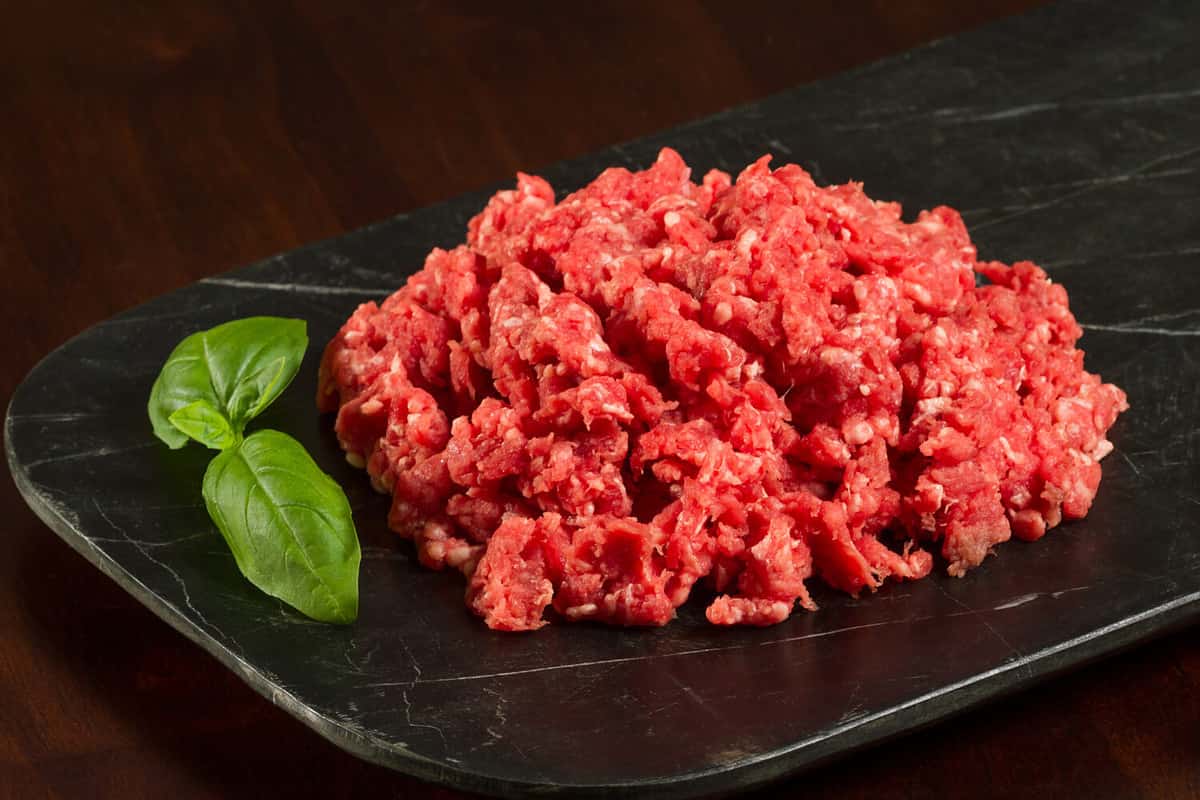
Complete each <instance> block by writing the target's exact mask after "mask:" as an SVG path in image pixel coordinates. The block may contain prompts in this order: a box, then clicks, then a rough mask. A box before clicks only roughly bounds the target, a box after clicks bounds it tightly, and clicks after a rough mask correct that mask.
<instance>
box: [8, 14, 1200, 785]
mask: <svg viewBox="0 0 1200 800" xmlns="http://www.w3.org/2000/svg"><path fill="white" fill-rule="evenodd" d="M9 5H10V7H9V8H8V9H7V10H5V12H4V14H3V19H4V22H3V23H0V275H2V277H3V283H2V284H0V298H2V302H3V305H2V306H0V335H2V337H3V341H4V343H5V344H4V347H5V349H6V351H7V352H6V353H5V355H4V357H3V359H2V360H0V400H3V401H4V402H5V403H7V399H8V397H9V396H10V395H11V393H12V391H13V389H14V388H15V387H16V385H17V384H18V383H19V382H20V380H21V378H22V377H23V376H24V374H25V373H26V372H27V371H28V370H29V368H30V367H32V366H33V364H34V363H35V362H36V361H37V360H38V359H39V358H40V357H41V356H42V355H44V354H45V353H47V352H48V351H50V350H51V349H53V348H54V347H56V346H57V345H58V344H60V343H62V342H63V341H64V340H66V339H67V338H69V337H70V336H71V335H73V334H75V333H77V332H79V331H81V330H83V329H84V328H86V327H87V326H89V325H91V324H93V323H95V322H98V321H100V320H102V319H104V318H106V317H108V316H110V315H111V314H113V313H115V312H117V311H121V310H123V309H126V308H129V307H131V306H134V305H136V304H138V303H141V302H143V301H145V300H147V299H149V298H152V297H154V296H156V295H159V294H161V293H163V292H165V291H167V290H170V289H173V288H176V287H179V286H182V285H185V284H187V283H190V282H192V281H194V280H196V279H198V278H201V277H203V276H206V275H210V274H213V273H216V272H221V271H224V270H226V269H229V268H231V267H234V266H238V265H240V264H243V263H247V262H249V261H253V260H256V259H259V258H262V257H265V256H269V255H271V254H273V253H276V252H279V251H282V250H287V249H290V248H293V247H295V246H297V245H300V244H302V243H304V242H308V241H311V240H314V239H318V238H324V237H328V236H333V235H336V234H338V233H340V232H343V231H346V230H349V229H352V228H355V227H357V226H361V225H364V224H366V223H369V222H372V221H374V220H377V219H379V218H382V217H385V216H388V215H390V214H394V213H397V212H401V211H405V210H408V209H412V208H415V207H418V206H421V205H426V204H429V203H433V202H437V201H439V200H442V199H445V198H447V197H450V196H453V195H455V194H458V193H460V192H463V191H466V190H469V189H474V188H478V187H479V186H481V185H484V184H487V183H490V182H493V181H497V180H502V179H505V178H507V177H509V176H511V174H512V173H513V172H515V171H516V170H518V169H526V170H534V171H536V169H537V167H538V166H539V165H543V164H547V163H550V162H553V161H556V160H558V159H561V158H565V157H570V156H575V155H579V154H582V153H585V152H588V151H590V150H594V149H597V148H599V147H602V146H604V145H607V144H611V143H613V142H616V141H621V140H625V139H629V138H633V137H636V136H639V135H642V134H646V133H650V132H652V131H655V130H658V129H660V128H663V127H666V126H669V125H672V124H675V123H679V122H683V121H685V120H688V119H691V118H694V117H698V116H702V115H705V114H708V113H711V112H714V111H718V110H720V109H722V108H725V107H728V106H730V105H733V104H737V103H742V102H746V101H749V100H752V99H755V98H759V97H762V96H764V95H766V94H769V93H772V92H775V91H779V90H782V89H785V88H787V87H789V86H792V85H795V84H797V83H800V82H804V81H807V80H811V79H814V78H819V77H821V76H823V75H827V74H830V73H833V72H836V71H839V70H842V69H846V68H848V67H851V66H853V65H855V64H858V63H862V62H865V61H869V60H873V59H875V58H878V57H880V56H883V55H886V54H888V53H892V52H896V51H899V50H903V49H906V48H909V47H912V46H915V45H917V44H919V43H921V42H924V41H927V40H929V39H932V38H935V37H938V36H942V35H945V34H948V33H952V32H954V31H956V30H961V29H964V28H967V27H971V26H974V25H977V24H980V23H983V22H985V21H987V20H988V19H992V18H995V17H998V16H1001V15H1004V14H1007V13H1012V12H1016V11H1020V10H1022V9H1024V8H1029V7H1032V6H1033V5H1036V3H1035V2H1032V1H1031V0H988V2H980V3H975V4H964V3H957V2H952V0H926V1H925V2H922V3H891V2H883V1H882V0H880V1H878V2H850V0H846V1H845V2H840V3H839V2H829V3H810V4H786V5H785V4H778V5H775V6H767V5H756V4H753V3H717V2H710V3H685V2H665V1H664V2H660V3H656V4H642V3H632V2H630V3H626V4H618V5H596V6H593V5H591V4H569V5H570V9H569V10H568V9H567V8H566V6H567V5H568V4H551V3H543V4H530V5H525V4H519V7H517V8H504V10H503V11H485V10H483V9H484V6H482V5H480V6H468V5H466V4H453V5H447V4H442V3H432V2H431V3H421V4H415V5H405V6H404V7H403V8H401V7H398V6H396V7H394V4H388V3H380V4H378V5H377V6H374V7H363V8H358V9H356V10H355V11H354V12H353V13H351V12H350V11H341V10H339V11H333V10H331V9H333V8H335V7H337V8H339V9H341V8H344V7H345V5H344V4H332V3H320V2H311V3H302V4H296V5H289V6H283V5H280V4H276V3H253V4H251V3H206V4H195V5H194V6H192V5H189V4H184V3H178V4H165V5H160V4H146V5H140V4H133V3H109V4H96V3H84V2H73V3H64V4H47V5H43V4H9ZM802 6H806V7H802ZM967 6H970V8H969V9H968V8H966V7H967ZM0 512H2V514H3V517H2V518H3V520H4V523H5V525H4V539H5V552H4V555H3V557H0V642H2V646H0V796H12V797H43V796H45V797H259V796H275V795H285V794H287V795H299V796H323V797H330V798H338V797H360V796H361V797H366V796H372V797H375V796H385V797H427V796H429V797H457V796H459V795H457V794H456V793H453V792H450V791H448V790H442V789H437V788H433V787H430V786H427V785H425V784H422V783H420V782H418V781H415V780H412V779H409V778H406V777H404V776H401V775H398V774H394V773H391V772H388V771H387V770H384V769H381V768H377V767H373V766H370V765H368V764H365V763H363V762H360V761H357V760H356V759H354V758H353V757H351V756H349V755H346V754H344V753H342V752H340V751H338V750H337V749H335V748H334V747H333V746H332V745H329V744H327V743H326V742H324V741H323V740H322V739H320V738H319V737H317V736H316V735H315V734H313V733H311V732H310V731H308V730H307V729H305V728H304V727H302V726H301V725H300V723H298V722H295V721H293V720H292V719H291V718H289V717H287V716H286V715H285V714H284V713H283V712H281V711H279V710H277V709H275V708H274V707H272V706H271V705H270V704H269V703H267V702H266V701H265V700H263V699H261V698H259V697H258V696H257V695H255V694H253V693H252V692H251V691H250V690H249V689H248V688H246V687H245V686H244V685H242V684H241V682H240V681H239V680H238V679H237V678H236V677H234V676H233V675H232V674H230V673H229V672H227V671H226V670H225V669H224V668H222V667H220V666H219V665H218V664H217V663H216V662H215V661H213V660H212V659H210V658H209V657H208V656H207V655H205V654H204V653H203V652H202V651H200V650H199V649H198V648H197V647H195V646H193V645H192V644H190V643H189V642H187V641H186V640H184V639H183V637H181V636H180V635H178V634H176V633H175V632H174V631H172V630H171V629H170V628H168V627H167V626H166V625H165V624H163V623H161V622H160V621H158V620H157V619H156V618H155V617H154V616H152V615H151V613H150V612H149V611H147V610H145V609H144V608H142V607H141V606H140V605H138V604H137V603H136V602H135V601H134V600H133V599H132V598H130V597H128V596H127V595H125V594H124V592H122V591H121V590H120V589H118V588H117V587H116V585H115V584H113V583H112V582H110V581H109V580H108V579H107V578H105V577H104V576H102V575H101V574H100V573H99V572H98V571H96V570H95V569H94V568H92V567H91V566H89V565H88V564H87V563H85V562H84V561H83V559H82V558H80V557H79V556H77V555H75V554H74V553H73V552H72V551H71V550H70V549H69V548H68V547H67V546H66V545H65V544H63V543H62V542H60V541H59V540H58V539H57V537H55V536H54V535H53V534H52V533H51V532H50V531H49V530H48V529H47V528H46V527H45V526H43V525H42V524H41V523H40V522H39V521H38V520H37V519H36V518H35V517H34V516H33V514H32V512H30V511H29V510H28V509H27V508H26V507H25V505H24V503H23V502H22V501H21V499H20V498H19V497H18V495H17V492H16V489H15V488H14V486H13V485H12V483H11V482H10V481H7V480H5V481H3V482H0ZM1198 754H1200V636H1197V631H1196V630H1195V629H1192V630H1186V631H1183V632H1181V633H1179V634H1176V635H1174V636H1172V637H1170V638H1166V639H1163V640H1160V641H1158V642H1154V643H1151V644H1148V645H1145V646H1143V647H1140V648H1138V649H1137V650H1135V651H1133V652H1130V653H1127V654H1125V655H1123V656H1120V657H1117V658H1114V659H1110V660H1108V661H1106V662H1104V663H1101V664H1098V665H1095V666H1092V667H1090V668H1087V669H1085V670H1082V671H1079V672H1076V673H1073V674H1071V675H1067V676H1064V677H1061V678H1058V679H1056V680H1055V681H1053V682H1052V683H1049V684H1046V685H1044V686H1042V687H1041V688H1038V689H1035V690H1033V691H1030V692H1026V693H1024V694H1021V695H1018V696H1016V697H1014V698H1012V699H1010V700H1007V701H1004V702H1003V703H1002V704H1000V705H996V706H992V707H990V708H987V709H984V710H982V711H977V712H975V713H972V714H969V715H967V716H965V717H962V718H959V719H957V720H955V721H952V722H950V723H947V724H944V725H941V726H939V727H936V728H934V729H932V730H929V731H926V732H923V733H920V734H917V735H913V736H910V737H908V738H906V739H903V740H901V741H898V742H894V743H892V744H888V745H885V746H883V747H879V748H876V749H873V750H870V751H867V752H865V753H863V754H861V755H857V756H854V757H852V758H851V759H850V760H847V761H843V762H841V763H837V764H833V765H830V766H828V767H826V768H823V769H822V770H819V771H817V772H815V773H810V774H808V775H806V776H803V777H800V778H797V779H794V780H792V781H791V782H790V783H788V784H785V786H784V789H785V790H787V791H788V792H789V793H791V794H797V795H798V794H801V793H803V794H804V795H805V796H812V797H831V798H832V797H838V798H846V800H850V799H851V798H860V797H861V798H867V797H871V798H888V797H910V796H911V797H922V796H927V795H933V796H945V797H954V796H966V795H971V796H982V797H1027V796H1038V795H1039V794H1040V795H1044V796H1048V797H1057V796H1088V795H1092V796H1098V797H1147V798H1191V797H1200V757H1198Z"/></svg>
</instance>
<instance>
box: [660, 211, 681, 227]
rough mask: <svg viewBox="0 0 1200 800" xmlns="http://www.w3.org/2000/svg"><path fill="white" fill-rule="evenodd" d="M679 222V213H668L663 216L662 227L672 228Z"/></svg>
mask: <svg viewBox="0 0 1200 800" xmlns="http://www.w3.org/2000/svg"><path fill="white" fill-rule="evenodd" d="M679 222H680V217H679V212H677V211H668V212H667V213H666V214H663V227H665V228H674V227H675V226H676V225H678V224H679Z"/></svg>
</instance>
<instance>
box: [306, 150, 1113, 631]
mask: <svg viewBox="0 0 1200 800" xmlns="http://www.w3.org/2000/svg"><path fill="white" fill-rule="evenodd" d="M768 161H769V159H768V158H762V159H760V160H759V161H757V162H756V163H754V164H753V165H751V166H750V167H748V168H747V169H746V170H745V171H744V172H742V174H741V175H739V176H738V178H737V180H736V181H731V179H730V176H729V175H727V174H725V173H723V172H718V171H712V172H709V173H708V174H707V175H705V176H704V179H703V181H701V182H700V183H692V182H691V181H690V179H689V176H690V171H689V169H688V167H687V165H686V164H685V163H684V162H683V159H681V158H680V156H679V155H678V154H677V153H676V152H674V151H673V150H669V149H668V150H663V151H662V152H661V153H660V154H659V157H658V160H657V161H656V162H655V164H654V165H653V166H652V167H650V168H649V169H647V170H645V171H644V172H637V173H631V172H629V171H627V170H625V169H609V170H607V171H605V172H604V173H603V174H601V175H600V176H599V177H598V178H597V179H596V180H595V181H594V182H593V183H592V184H591V185H589V186H587V187H586V188H584V189H582V190H580V191H578V192H576V193H574V194H572V195H570V196H568V197H566V198H565V199H563V200H562V201H561V202H558V203H555V200H554V192H553V190H552V189H551V188H550V186H549V185H548V184H547V183H546V182H545V181H544V180H542V179H540V178H537V177H534V176H530V175H520V176H519V180H518V183H517V188H516V189H515V190H513V191H502V192H500V193H498V194H497V195H496V196H495V197H493V198H492V199H491V201H490V202H489V203H488V205H487V207H486V208H485V209H484V210H483V212H482V213H481V214H479V215H478V216H477V217H475V218H474V219H472V220H471V222H470V226H469V229H468V233H467V243H466V244H465V245H462V246H460V247H457V248H455V249H453V250H450V251H448V252H447V251H445V250H440V249H437V250H434V251H433V252H432V253H430V254H429V257H428V258H427V260H426V262H425V266H424V268H423V269H422V270H421V271H420V272H418V273H417V274H416V275H414V276H413V277H411V278H410V279H409V280H408V282H407V283H406V284H405V286H404V287H403V288H401V289H400V290H399V291H397V292H396V293H395V294H393V295H392V296H391V297H389V298H388V299H387V300H385V301H384V302H383V303H382V305H378V306H377V305H376V304H375V303H367V304H365V305H363V306H360V307H359V308H358V310H357V311H355V312H354V315H353V316H352V317H351V318H350V319H349V320H348V321H347V322H346V324H345V326H344V327H343V328H342V329H341V331H340V332H339V333H338V334H337V336H336V337H335V338H334V339H333V341H332V342H330V344H329V346H328V348H327V350H326V352H325V357H324V361H323V364H322V371H321V379H320V388H319V403H320V406H321V408H322V409H325V410H330V411H332V410H337V411H338V415H337V434H338V437H339V439H340V441H341V443H342V446H343V447H344V448H345V450H346V454H347V458H348V459H349V460H350V461H351V462H352V463H355V464H359V465H365V467H366V469H367V472H368V473H369V474H370V477H371V480H372V482H373V483H374V485H375V486H376V487H377V488H378V489H380V490H382V491H387V492H391V493H392V495H393V496H394V501H393V504H392V508H391V513H390V516H389V523H390V525H391V527H392V528H393V529H395V530H396V531H397V532H398V533H400V534H401V535H402V536H405V537H409V538H411V539H412V540H413V541H414V543H415V545H416V548H417V552H418V554H419V556H420V560H421V562H422V563H423V564H425V565H426V566H428V567H431V568H434V569H440V568H443V567H447V566H448V567H453V568H455V569H458V570H461V571H462V572H463V573H464V574H465V575H466V576H467V577H468V587H467V595H466V599H467V604H468V605H469V606H470V608H471V609H472V610H473V611H474V612H475V613H477V614H479V615H480V616H481V617H483V619H484V621H485V622H486V623H487V624H488V625H489V626H491V627H493V628H498V629H503V630H526V629H531V628H537V627H540V626H541V625H543V624H545V622H546V621H547V619H548V617H550V616H553V615H557V617H558V618H561V619H565V620H584V619H590V620H599V621H601V622H607V623H611V624H617V625H663V624H665V623H667V622H669V621H670V620H671V619H672V617H673V616H674V614H675V609H676V607H678V606H679V605H680V604H681V603H683V602H684V601H685V600H687V598H688V595H689V593H690V592H691V591H692V588H693V586H695V585H696V583H697V582H698V581H703V582H705V583H706V584H707V585H708V587H710V589H711V592H709V593H708V594H710V596H711V595H712V593H713V592H715V599H713V600H712V602H711V604H710V605H709V606H708V610H707V616H708V619H709V620H711V621H712V622H713V623H716V624H720V625H731V624H750V625H767V624H771V623H776V622H779V621H780V620H783V619H784V618H786V617H787V616H788V615H789V614H790V613H791V611H792V609H793V607H794V606H795V605H796V604H797V603H799V604H800V605H801V606H803V607H805V608H809V609H811V608H814V607H815V606H814V604H813V602H812V600H811V599H810V597H809V593H808V591H807V589H806V586H805V582H806V581H807V580H808V579H809V578H810V577H811V576H813V575H814V574H815V575H816V576H817V577H819V578H820V579H821V580H823V581H824V582H826V583H827V584H830V585H831V586H833V587H836V588H837V589H841V590H843V591H846V592H851V593H858V592H860V591H862V590H863V589H864V588H866V589H874V588H875V587H877V586H879V585H880V583H881V582H882V581H884V580H886V579H888V578H898V579H915V578H920V577H923V576H924V575H926V574H928V573H929V572H930V570H931V569H932V568H933V565H934V555H933V553H935V552H936V553H937V554H938V555H939V557H940V558H941V559H943V560H944V563H945V566H946V568H947V569H948V571H949V573H950V574H951V575H962V574H963V573H964V572H966V571H967V570H968V569H970V568H972V567H974V566H977V565H978V564H979V563H980V562H981V561H983V559H984V558H985V557H986V556H987V555H988V553H989V552H991V550H992V548H993V547H994V546H995V545H997V544H999V543H1000V542H1003V541H1005V540H1007V539H1008V538H1010V537H1012V536H1016V537H1017V538H1019V539H1024V540H1033V539H1037V538H1039V537H1040V536H1042V535H1043V534H1044V533H1045V532H1046V531H1047V530H1048V529H1049V528H1052V527H1054V526H1055V525H1057V524H1059V522H1060V521H1062V520H1063V519H1071V518H1078V517H1082V516H1083V515H1084V514H1086V513H1087V510H1088V507H1089V506H1090V504H1091V502H1092V498H1093V497H1094V496H1095V494H1096V488H1097V486H1098V484H1099V482H1100V463H1099V462H1100V459H1101V458H1103V457H1104V456H1105V455H1106V454H1107V453H1108V452H1109V451H1110V450H1111V449H1112V445H1111V444H1110V443H1109V441H1108V440H1107V439H1106V438H1105V432H1106V431H1107V430H1108V428H1109V427H1110V426H1111V425H1112V424H1113V422H1114V420H1115V419H1116V417H1117V415H1118V414H1119V413H1120V412H1121V411H1122V410H1124V409H1125V408H1126V407H1127V405H1126V402H1125V395H1124V393H1123V392H1122V391H1121V390H1120V389H1118V388H1117V387H1116V386H1113V385H1111V384H1105V383H1101V381H1100V379H1099V378H1098V377H1097V376H1095V375H1092V374H1090V373H1088V372H1085V371H1084V369H1083V353H1082V351H1080V350H1078V349H1076V348H1075V342H1076V340H1077V339H1078V338H1079V336H1080V333H1081V331H1080V328H1079V326H1078V325H1077V324H1076V323H1075V320H1074V318H1073V317H1072V316H1071V313H1070V311H1069V310H1068V308H1067V293H1066V291H1064V289H1063V288H1062V287H1061V286H1058V285H1056V284H1053V283H1051V282H1050V280H1049V279H1048V278H1047V277H1046V275H1045V273H1044V272H1043V271H1042V270H1041V269H1039V268H1038V267H1036V266H1034V265H1033V264H1031V263H1029V262H1020V263H1017V264H1015V265H1013V266H1011V267H1010V266H1006V265H1004V264H1000V263H997V262H980V261H977V260H976V258H975V248H974V247H973V246H972V244H971V241H970V239H969V237H968V236H967V231H966V229H965V227H964V226H963V222H962V220H961V219H960V218H959V215H958V214H957V213H956V212H955V211H954V210H952V209H949V208H936V209H934V210H932V211H925V212H922V213H921V214H920V215H919V216H918V217H917V219H916V221H915V222H913V223H911V224H909V223H905V222H903V221H902V220H901V217H900V207H899V205H897V204H895V203H883V202H876V201H873V200H871V199H870V198H869V197H867V195H866V194H864V193H863V190H862V187H861V186H860V185H858V184H853V183H851V184H846V185H844V186H832V187H828V188H821V187H818V186H816V185H815V184H814V183H813V180H812V178H811V177H810V176H809V175H808V173H806V172H805V171H804V170H803V169H801V168H800V167H798V166H794V165H788V166H785V167H782V168H780V169H777V170H774V171H772V170H771V169H770V167H769V166H768ZM977 275H978V276H982V280H980V281H979V282H978V283H979V284H981V285H977V281H976V276H977ZM548 608H552V609H553V614H551V613H549V612H548V611H547V609H548Z"/></svg>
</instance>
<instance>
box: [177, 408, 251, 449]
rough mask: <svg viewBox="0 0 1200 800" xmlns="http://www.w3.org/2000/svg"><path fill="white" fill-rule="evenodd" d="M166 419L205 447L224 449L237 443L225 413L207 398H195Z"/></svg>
mask: <svg viewBox="0 0 1200 800" xmlns="http://www.w3.org/2000/svg"><path fill="white" fill-rule="evenodd" d="M167 421H168V422H170V423H171V424H172V425H174V426H175V427H176V428H178V429H179V430H180V431H181V432H183V433H185V434H187V435H188V436H190V437H191V438H193V439H195V440H196V441H197V442H199V443H200V444H202V445H204V446H205V447H211V448H212V449H213V450H224V449H225V448H227V447H232V446H233V445H234V444H236V443H237V434H235V433H234V432H233V428H232V427H230V425H229V420H227V419H225V415H224V414H222V413H221V412H220V411H217V410H216V409H215V408H213V407H212V404H211V403H209V402H208V401H207V400H197V401H196V402H194V403H189V404H188V405H186V406H184V407H183V408H181V409H179V410H178V411H176V412H174V413H173V414H171V416H169V417H167Z"/></svg>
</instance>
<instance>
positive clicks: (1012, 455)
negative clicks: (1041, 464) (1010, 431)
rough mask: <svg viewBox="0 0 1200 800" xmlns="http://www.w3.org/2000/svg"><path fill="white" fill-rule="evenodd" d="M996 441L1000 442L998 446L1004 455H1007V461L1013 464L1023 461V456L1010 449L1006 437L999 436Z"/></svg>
mask: <svg viewBox="0 0 1200 800" xmlns="http://www.w3.org/2000/svg"><path fill="white" fill-rule="evenodd" d="M996 441H998V442H999V443H1000V448H1001V449H1002V450H1003V451H1004V455H1006V456H1008V460H1009V461H1011V462H1012V463H1014V464H1020V463H1022V462H1024V461H1025V457H1024V456H1022V455H1021V454H1019V453H1017V452H1016V451H1015V450H1013V449H1012V445H1011V444H1010V443H1009V441H1008V439H1007V438H1006V437H1004V436H1001V437H1000V438H999V439H997V440H996Z"/></svg>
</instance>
